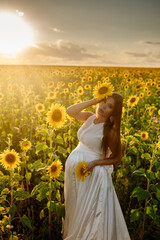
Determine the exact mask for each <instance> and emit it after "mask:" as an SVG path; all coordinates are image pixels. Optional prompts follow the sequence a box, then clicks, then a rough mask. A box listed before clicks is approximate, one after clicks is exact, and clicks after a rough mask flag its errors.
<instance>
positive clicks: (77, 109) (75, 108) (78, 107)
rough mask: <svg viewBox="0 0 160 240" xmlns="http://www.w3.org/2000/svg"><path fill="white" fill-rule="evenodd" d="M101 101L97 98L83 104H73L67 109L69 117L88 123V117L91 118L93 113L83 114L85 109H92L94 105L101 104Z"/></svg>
mask: <svg viewBox="0 0 160 240" xmlns="http://www.w3.org/2000/svg"><path fill="white" fill-rule="evenodd" d="M99 102H100V100H99V99H97V98H93V99H91V100H88V101H84V102H81V103H76V104H73V105H72V106H70V107H68V108H67V109H66V112H67V114H68V115H70V116H71V117H74V118H75V119H77V120H80V121H86V120H87V118H88V117H90V116H91V115H93V114H94V113H93V112H87V111H86V112H81V111H82V110H83V109H85V108H87V107H90V106H92V105H95V104H97V103H99Z"/></svg>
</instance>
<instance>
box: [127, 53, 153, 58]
mask: <svg viewBox="0 0 160 240" xmlns="http://www.w3.org/2000/svg"><path fill="white" fill-rule="evenodd" d="M125 54H127V55H129V56H133V57H138V58H142V57H147V56H148V55H150V54H149V53H137V52H125Z"/></svg>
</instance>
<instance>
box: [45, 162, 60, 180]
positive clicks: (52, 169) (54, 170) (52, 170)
mask: <svg viewBox="0 0 160 240" xmlns="http://www.w3.org/2000/svg"><path fill="white" fill-rule="evenodd" d="M62 168H63V166H62V163H61V161H60V160H55V161H54V162H53V163H52V164H51V166H49V168H48V172H49V174H50V176H51V177H53V178H57V177H58V176H59V175H60V173H61V171H62Z"/></svg>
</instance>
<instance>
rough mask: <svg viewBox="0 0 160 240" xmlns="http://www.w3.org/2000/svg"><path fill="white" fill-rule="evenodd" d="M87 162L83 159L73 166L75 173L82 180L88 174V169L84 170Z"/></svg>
mask: <svg viewBox="0 0 160 240" xmlns="http://www.w3.org/2000/svg"><path fill="white" fill-rule="evenodd" d="M87 164H88V163H87V162H85V161H83V162H80V163H78V165H77V166H76V168H75V175H76V177H77V178H78V179H79V180H80V181H84V180H85V178H86V177H87V176H88V175H89V173H90V171H87V170H86V167H87Z"/></svg>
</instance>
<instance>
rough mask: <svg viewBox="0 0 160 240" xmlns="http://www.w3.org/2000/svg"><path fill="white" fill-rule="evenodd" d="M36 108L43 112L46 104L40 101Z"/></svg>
mask: <svg viewBox="0 0 160 240" xmlns="http://www.w3.org/2000/svg"><path fill="white" fill-rule="evenodd" d="M36 110H37V111H38V112H43V111H44V105H43V104H42V103H38V104H37V105H36Z"/></svg>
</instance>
